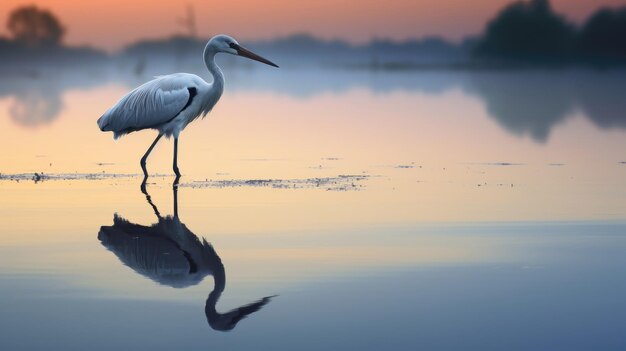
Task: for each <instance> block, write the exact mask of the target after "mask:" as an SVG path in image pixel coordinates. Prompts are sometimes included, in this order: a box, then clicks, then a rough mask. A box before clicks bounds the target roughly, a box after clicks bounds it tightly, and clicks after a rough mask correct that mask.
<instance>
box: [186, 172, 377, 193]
mask: <svg viewBox="0 0 626 351" xmlns="http://www.w3.org/2000/svg"><path fill="white" fill-rule="evenodd" d="M369 177H370V176H368V175H338V176H336V177H315V178H301V179H226V180H211V179H209V180H204V181H194V182H191V183H183V184H180V185H179V186H180V187H191V188H234V187H268V188H274V189H313V188H320V189H324V190H327V191H350V190H361V189H362V188H363V187H364V184H362V181H364V180H366V179H368V178H369Z"/></svg>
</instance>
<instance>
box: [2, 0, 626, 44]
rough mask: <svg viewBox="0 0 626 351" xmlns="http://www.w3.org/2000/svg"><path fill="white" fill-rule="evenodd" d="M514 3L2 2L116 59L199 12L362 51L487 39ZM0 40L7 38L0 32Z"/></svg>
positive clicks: (618, 1)
mask: <svg viewBox="0 0 626 351" xmlns="http://www.w3.org/2000/svg"><path fill="white" fill-rule="evenodd" d="M509 2H511V1H510V0H472V1H467V0H436V1H433V0H387V1H380V0H359V1H357V0H302V1H288V0H271V1H264V2H259V1H253V0H233V1H228V2H226V1H222V2H218V1H200V0H189V1H186V2H175V1H164V0H152V1H150V0H133V1H129V0H108V1H103V0H94V1H89V2H87V1H77V0H31V1H24V0H3V1H2V2H0V23H2V24H4V23H6V19H7V16H8V14H9V12H10V11H11V10H12V9H14V8H16V7H18V6H20V5H24V4H35V5H37V6H39V7H41V8H46V9H49V10H51V11H52V12H53V13H55V14H56V15H57V16H58V17H59V18H60V19H61V21H62V23H63V24H65V26H66V27H67V29H68V32H67V35H66V38H65V42H66V43H67V44H70V45H82V44H87V45H91V46H95V47H98V48H103V49H106V50H109V51H115V50H119V49H120V48H122V47H123V46H124V45H127V44H129V43H132V42H134V41H137V40H139V39H144V38H160V37H167V36H170V35H173V34H179V33H183V32H184V29H183V28H182V26H181V25H180V24H179V23H177V19H179V18H182V17H183V16H184V15H185V13H186V7H185V4H192V5H193V7H194V8H195V13H196V22H197V28H198V34H199V35H200V36H201V37H209V36H211V35H213V34H217V33H226V34H230V35H233V36H235V37H237V38H239V39H241V40H244V41H245V40H246V39H268V38H272V37H276V36H285V35H289V34H292V33H297V32H306V33H311V34H313V35H315V36H318V37H321V38H326V39H329V38H340V39H346V40H349V41H351V42H353V43H362V42H365V41H367V40H369V39H371V38H374V37H382V38H391V39H395V40H403V39H407V38H416V37H423V36H430V35H437V36H442V37H445V38H447V39H451V40H455V41H456V40H460V39H462V38H463V37H465V36H467V35H473V34H478V33H480V32H481V31H482V30H483V28H484V25H485V23H486V21H487V20H489V19H490V18H492V17H493V16H494V15H495V14H496V13H497V12H498V11H499V10H500V9H501V8H502V7H503V6H504V5H505V4H507V3H509ZM552 4H553V6H554V8H555V9H556V11H557V12H559V13H562V14H564V15H565V16H567V17H568V18H570V19H571V20H573V21H576V22H581V21H582V20H584V18H586V17H587V16H588V15H589V14H590V13H591V12H593V11H594V10H596V9H597V8H599V7H601V6H620V5H626V0H552ZM0 28H1V30H0V35H6V34H7V31H6V28H5V26H4V25H0Z"/></svg>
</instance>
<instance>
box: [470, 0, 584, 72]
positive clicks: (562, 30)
mask: <svg viewBox="0 0 626 351" xmlns="http://www.w3.org/2000/svg"><path fill="white" fill-rule="evenodd" d="M574 35H575V29H574V26H573V25H571V24H570V23H568V22H567V21H566V20H565V19H564V18H563V17H561V16H559V15H557V14H555V13H554V12H553V11H552V7H551V6H550V2H549V1H548V0H530V1H517V2H514V3H512V4H510V5H508V6H507V7H505V8H504V9H503V10H502V11H501V12H500V13H499V14H498V15H497V16H496V18H494V19H493V20H492V21H490V22H489V23H488V24H487V30H486V32H485V35H484V36H483V38H482V39H481V40H479V42H478V44H477V47H476V52H477V53H478V54H479V55H483V56H490V57H496V58H504V59H518V60H529V59H531V60H533V59H534V60H543V59H555V58H564V57H566V56H567V55H568V54H570V53H571V48H572V46H573V38H574Z"/></svg>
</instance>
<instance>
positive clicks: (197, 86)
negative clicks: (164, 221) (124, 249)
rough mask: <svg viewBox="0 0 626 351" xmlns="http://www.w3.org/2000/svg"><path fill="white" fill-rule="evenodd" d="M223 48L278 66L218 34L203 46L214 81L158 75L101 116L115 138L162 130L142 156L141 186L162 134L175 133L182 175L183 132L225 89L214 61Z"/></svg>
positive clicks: (185, 75) (175, 164) (104, 127)
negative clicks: (181, 136) (147, 162)
mask: <svg viewBox="0 0 626 351" xmlns="http://www.w3.org/2000/svg"><path fill="white" fill-rule="evenodd" d="M220 52H223V53H227V54H231V55H236V56H243V57H247V58H249V59H252V60H256V61H259V62H262V63H265V64H268V65H270V66H274V67H278V66H277V65H276V64H274V63H273V62H271V61H269V60H267V59H265V58H263V57H261V56H259V55H257V54H255V53H253V52H252V51H250V50H248V49H246V48H244V47H242V46H241V45H239V43H238V42H237V41H236V40H235V39H233V38H232V37H229V36H227V35H216V36H214V37H213V38H211V40H209V42H208V43H207V44H206V47H205V48H204V63H205V65H206V67H207V69H208V70H209V73H211V75H212V76H213V82H212V83H207V82H205V81H204V80H203V79H202V78H200V77H199V76H197V75H195V74H189V73H175V74H168V75H165V76H158V77H156V78H155V79H153V80H151V81H149V82H147V83H145V84H143V85H141V86H139V87H138V88H135V89H134V90H132V91H131V92H130V93H128V94H126V96H124V97H123V98H121V99H120V100H119V101H118V102H117V103H116V104H115V105H113V107H111V108H110V109H108V110H107V111H106V112H105V113H104V115H102V117H100V118H99V119H98V126H99V127H100V130H101V131H103V132H113V133H114V134H113V136H114V138H115V139H117V138H119V137H121V136H123V135H125V134H128V133H132V132H136V131H139V130H143V129H156V130H157V131H158V132H159V135H157V137H156V139H154V142H152V145H150V147H149V148H148V150H147V151H146V153H145V154H144V155H143V157H142V158H141V162H140V164H141V169H142V170H143V174H144V179H143V183H142V188H144V186H145V182H146V179H147V178H148V171H147V170H146V160H147V159H148V156H149V155H150V152H151V151H152V149H153V148H154V146H155V145H156V144H157V143H158V142H159V140H160V139H161V137H162V136H163V135H165V136H166V137H167V138H169V137H174V162H173V169H174V173H175V174H176V182H177V181H178V179H179V178H180V171H179V169H178V161H177V159H178V137H179V135H180V132H181V131H182V130H183V129H185V127H186V126H187V125H188V124H189V123H190V122H192V121H194V120H195V119H196V118H198V117H200V116H202V117H204V116H206V114H207V113H209V111H211V109H212V108H213V106H215V104H216V103H217V101H218V100H219V99H220V97H221V96H222V92H223V91H224V75H223V74H222V70H221V69H220V68H219V67H218V66H217V64H216V63H215V55H216V54H218V53H220Z"/></svg>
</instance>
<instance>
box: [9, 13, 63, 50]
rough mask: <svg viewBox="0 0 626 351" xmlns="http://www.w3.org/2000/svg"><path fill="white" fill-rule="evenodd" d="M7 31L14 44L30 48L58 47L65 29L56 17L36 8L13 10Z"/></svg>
mask: <svg viewBox="0 0 626 351" xmlns="http://www.w3.org/2000/svg"><path fill="white" fill-rule="evenodd" d="M7 29H8V30H9V33H11V35H12V37H13V40H14V41H15V42H17V43H20V44H23V45H26V46H30V47H46V46H59V45H61V40H62V39H63V34H65V28H63V26H62V25H61V22H60V21H59V20H58V19H57V18H56V16H54V15H53V14H52V13H51V12H50V11H47V10H40V9H39V8H37V7H36V6H24V7H19V8H17V9H15V10H13V12H11V14H10V15H9V19H8V21H7Z"/></svg>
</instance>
